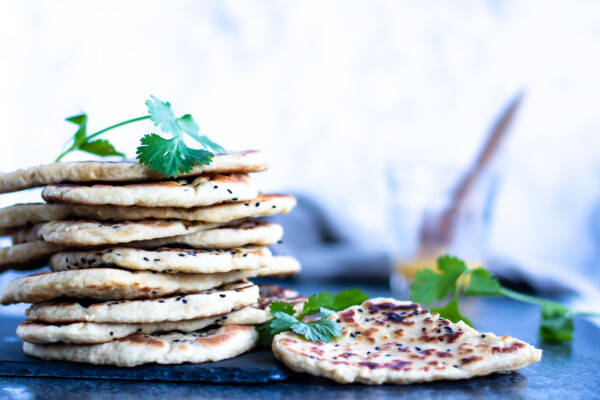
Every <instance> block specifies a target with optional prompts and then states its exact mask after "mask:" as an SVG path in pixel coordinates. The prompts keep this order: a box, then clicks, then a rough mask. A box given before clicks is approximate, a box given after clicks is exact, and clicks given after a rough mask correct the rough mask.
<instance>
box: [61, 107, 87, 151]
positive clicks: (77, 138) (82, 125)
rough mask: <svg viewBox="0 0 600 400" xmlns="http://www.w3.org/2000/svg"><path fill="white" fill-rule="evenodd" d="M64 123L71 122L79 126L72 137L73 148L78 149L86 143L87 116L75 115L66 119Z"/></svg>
mask: <svg viewBox="0 0 600 400" xmlns="http://www.w3.org/2000/svg"><path fill="white" fill-rule="evenodd" d="M66 121H69V122H72V123H74V124H75V125H77V126H79V129H77V132H75V135H73V146H76V147H79V146H81V145H82V144H83V143H85V142H86V136H87V114H80V115H75V116H73V117H69V118H66Z"/></svg>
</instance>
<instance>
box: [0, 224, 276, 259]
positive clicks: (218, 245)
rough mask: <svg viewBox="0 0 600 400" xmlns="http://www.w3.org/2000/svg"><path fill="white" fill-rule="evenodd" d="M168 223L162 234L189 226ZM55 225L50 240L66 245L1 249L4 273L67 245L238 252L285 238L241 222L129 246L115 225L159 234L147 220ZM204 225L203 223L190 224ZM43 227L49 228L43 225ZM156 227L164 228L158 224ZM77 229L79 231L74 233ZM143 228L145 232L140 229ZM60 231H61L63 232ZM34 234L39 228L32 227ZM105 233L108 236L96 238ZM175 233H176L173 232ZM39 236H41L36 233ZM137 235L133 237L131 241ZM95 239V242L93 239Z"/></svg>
mask: <svg viewBox="0 0 600 400" xmlns="http://www.w3.org/2000/svg"><path fill="white" fill-rule="evenodd" d="M163 222H164V223H165V225H164V228H165V229H164V230H161V231H160V232H162V233H161V234H168V230H167V228H168V227H169V226H173V225H171V224H170V222H173V224H174V225H179V226H183V227H185V226H186V225H185V224H186V223H183V222H181V221H163ZM49 224H51V225H50V227H48V228H46V232H45V233H46V234H47V235H48V238H51V239H52V240H55V241H60V242H62V243H64V244H63V245H60V244H54V243H48V242H44V241H42V240H36V241H32V242H26V243H22V244H15V245H14V246H12V247H6V248H0V270H2V269H16V270H27V269H34V268H37V267H41V266H43V265H44V264H46V263H47V262H48V259H49V257H50V256H51V255H52V254H54V253H58V252H59V251H64V250H67V249H69V246H66V244H67V243H71V244H72V243H79V245H80V246H83V247H87V246H85V245H84V244H85V243H96V244H100V243H101V242H103V241H104V242H107V243H103V244H104V245H112V244H119V246H120V247H123V246H127V247H131V248H140V249H147V248H152V249H153V248H157V247H162V246H190V247H194V248H196V249H234V248H237V247H242V246H246V245H257V246H268V245H272V244H275V243H277V242H278V241H279V240H281V237H282V236H283V228H282V227H281V225H278V224H271V223H269V222H266V221H241V222H239V223H235V224H233V225H229V226H226V227H221V228H213V229H209V230H207V231H204V232H202V231H201V232H196V233H192V234H189V235H181V236H172V237H167V238H160V239H152V240H141V241H133V242H129V243H114V241H115V240H124V239H123V238H124V237H125V236H124V235H123V234H120V235H119V236H117V235H116V234H115V236H111V234H112V233H113V230H112V229H113V228H111V226H116V225H123V226H127V227H128V229H129V230H130V231H132V232H133V234H135V235H141V234H142V233H143V234H144V235H155V234H156V232H153V231H152V229H150V227H149V225H147V221H140V223H139V224H137V225H136V223H134V222H122V223H120V224H116V223H115V224H110V223H96V222H94V223H90V222H89V221H87V222H86V221H83V222H81V221H79V222H78V221H57V222H56V224H53V223H49ZM188 224H202V223H188ZM41 226H42V227H44V226H46V225H45V224H41ZM156 226H161V224H160V223H159V224H157V225H156ZM205 226H206V225H205ZM73 227H76V229H75V230H71V229H72V228H73ZM136 227H141V229H136ZM59 228H60V229H59ZM32 229H33V231H35V230H36V229H37V227H34V228H32ZM19 232H22V233H18V235H19V238H20V239H33V237H32V235H33V234H32V233H31V232H29V233H28V229H27V228H23V229H21V230H19ZM100 232H102V233H103V234H104V236H99V235H98V236H94V235H97V234H98V233H100ZM171 232H172V231H171ZM35 234H36V235H37V233H35ZM131 237H133V235H131V236H129V238H131ZM90 238H91V239H90Z"/></svg>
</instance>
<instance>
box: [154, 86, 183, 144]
mask: <svg viewBox="0 0 600 400" xmlns="http://www.w3.org/2000/svg"><path fill="white" fill-rule="evenodd" d="M146 107H148V114H150V120H151V121H152V122H154V125H155V126H160V129H161V130H162V131H163V132H165V133H172V134H173V135H174V136H181V135H182V130H181V126H180V125H179V123H178V122H177V118H175V114H173V111H172V110H171V103H169V102H168V101H167V102H163V101H160V100H159V99H157V98H156V97H155V96H154V95H150V100H146Z"/></svg>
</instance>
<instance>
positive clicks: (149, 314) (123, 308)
mask: <svg viewBox="0 0 600 400" xmlns="http://www.w3.org/2000/svg"><path fill="white" fill-rule="evenodd" d="M258 297H259V292H258V286H256V285H253V284H252V283H250V282H248V281H244V280H242V281H240V282H236V283H232V284H228V285H223V286H221V287H219V288H213V289H208V290H205V291H203V292H201V293H196V294H189V295H174V296H169V297H163V298H159V299H146V300H128V301H109V302H103V303H87V302H83V301H75V300H69V299H64V300H50V301H47V302H44V303H40V304H34V305H32V306H31V307H29V308H28V309H27V310H26V311H25V314H27V316H28V317H29V320H31V321H43V322H49V323H60V324H64V323H71V322H106V323H119V324H141V323H153V322H161V323H162V322H165V321H184V320H188V319H198V318H206V317H213V316H218V315H223V314H227V313H230V312H234V311H236V310H239V309H242V308H244V307H247V306H249V305H252V304H255V303H256V302H257V301H258ZM138 329H139V328H138Z"/></svg>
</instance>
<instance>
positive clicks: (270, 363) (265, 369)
mask: <svg viewBox="0 0 600 400" xmlns="http://www.w3.org/2000/svg"><path fill="white" fill-rule="evenodd" d="M21 322H22V319H21V318H6V317H5V318H3V319H2V320H1V325H0V340H1V342H2V346H1V347H0V376H37V377H60V378H92V379H126V380H159V381H161V380H162V381H195V382H252V383H257V382H269V381H278V380H282V379H285V378H287V376H288V371H287V370H286V368H285V367H284V366H283V365H281V364H280V363H278V362H277V360H276V359H275V357H274V356H273V353H272V352H271V351H270V350H269V349H259V350H255V351H252V352H250V353H246V354H242V355H241V356H238V357H236V358H234V359H229V360H224V361H219V362H213V363H204V364H179V365H168V366H165V365H158V364H148V365H141V366H138V367H133V368H119V367H113V366H108V365H91V364H82V363H72V362H58V361H44V360H39V359H37V358H34V357H29V356H27V355H26V354H25V353H23V343H22V342H21V339H19V338H18V337H16V336H15V330H16V329H17V325H18V324H19V323H21ZM0 394H1V393H0ZM0 398H1V397H0Z"/></svg>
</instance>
